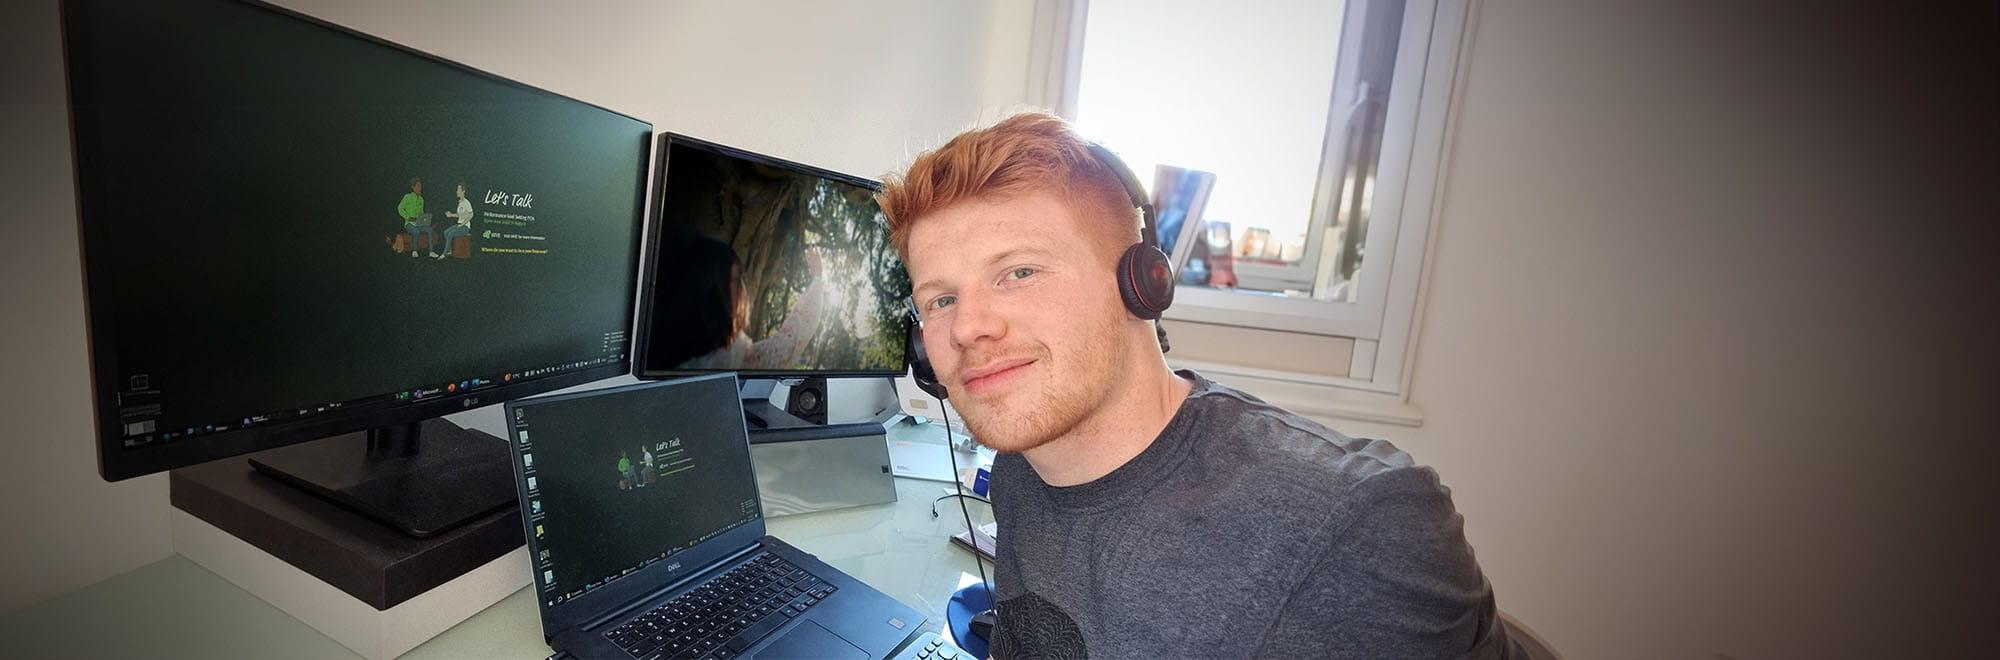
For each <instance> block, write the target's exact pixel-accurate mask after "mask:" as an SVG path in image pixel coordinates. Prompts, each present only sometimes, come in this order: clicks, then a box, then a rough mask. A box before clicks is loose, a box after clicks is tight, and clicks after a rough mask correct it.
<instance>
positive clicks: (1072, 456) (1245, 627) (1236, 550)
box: [880, 113, 1515, 658]
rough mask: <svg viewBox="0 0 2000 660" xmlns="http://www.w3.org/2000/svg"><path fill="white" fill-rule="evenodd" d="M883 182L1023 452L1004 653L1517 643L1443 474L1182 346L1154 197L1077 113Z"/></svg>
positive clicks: (1499, 650) (923, 304) (952, 350)
mask: <svg viewBox="0 0 2000 660" xmlns="http://www.w3.org/2000/svg"><path fill="white" fill-rule="evenodd" d="M1121 167H1122V166H1121ZM880 200H881V202H882V206H883V209H884V211H885V213H886V214H887V215H888V217H889V225H890V230H891V237H892V241H893V243H894V244H895V246H896V249H897V250H899V251H900V252H901V253H902V255H903V258H904V261H905V263H906V264H907V265H908V267H909V270H910V277H911V281H912V282H913V283H914V290H913V298H914V302H915V304H916V306H917V309H918V314H919V318H920V319H921V323H922V330H921V332H922V334H923V340H924V345H925V348H926V354H927V356H928V358H929V361H930V363H931V365H932V366H933V368H934V370H935V373H936V375H937V380H938V383H939V384H940V385H943V386H944V387H945V388H946V390H947V391H948V394H949V396H950V400H951V402H952V404H953V406H954V407H955V408H957V409H958V411H959V412H960V413H961V414H963V415H964V417H965V423H966V426H967V427H969V428H970V429H971V431H972V433H973V436H974V437H975V438H977V439H978V440H979V442H981V443H983V444H985V445H986V446H988V447H992V448H993V449H995V450H998V451H999V452H1001V453H1000V456H999V459H998V461H997V462H996V464H995V465H994V472H993V486H992V493H993V505H994V515H995V518H996V519H997V520H998V521H999V523H1000V528H1001V534H1000V545H999V549H998V562H997V563H998V566H997V572H996V574H995V576H994V588H995V590H996V591H997V597H998V598H999V601H1000V602H999V607H998V611H999V621H998V625H997V627H996V628H995V630H994V633H993V639H992V640H991V641H992V649H993V655H994V656H995V657H1013V656H1022V657H1079V658H1080V657H1085V656H1098V657H1114V658H1124V657H1154V658H1157V657H1217V658H1220V657H1229V658H1243V657H1253V656H1254V657H1261V656H1306V657H1328V656H1340V657H1366V658H1390V657H1399V658H1400V657H1422V658H1460V657H1463V658H1501V657H1509V656H1511V655H1512V654H1513V653H1514V652H1515V651H1514V645H1513V644H1511V643H1510V642H1509V640H1508V639H1507V633H1506V628H1505V627H1504V625H1502V623H1501V622H1500V621H1499V620H1498V618H1497V614H1496V611H1495V608H1494V601H1493V592H1492V589H1491V588H1490V586H1489V585H1488V583H1487V581H1486V579H1485V576H1484V575H1483V574H1482V573H1481V571H1480V569H1479V565H1478V562H1476V561H1474V559H1473V556H1472V548H1471V547H1470V545H1468V544H1467V542H1466V540H1465V536H1464V533H1463V525H1462V519H1461V518H1460V517H1459V515H1458V513H1457V512H1456V510H1455V509H1454V507H1453V504H1452V501H1451V496H1450V493H1449V491H1448V490H1447V489H1445V487H1444V486H1442V485H1441V484H1440V483H1439V482H1438V478H1437V474H1436V473H1435V472H1434V471H1432V470H1431V469H1430V468H1428V467H1421V466H1418V465H1416V464H1415V463H1414V462H1412V460H1411V459H1410V456H1409V455H1408V454H1405V453H1403V452H1402V451H1400V450H1397V449H1396V448H1395V447H1393V446H1391V445H1390V444H1389V443H1387V442H1383V441H1379V440H1362V439H1353V438H1349V437H1347V436H1344V435H1341V434H1340V433H1337V432H1335V431H1332V430H1330V429H1328V428H1326V427H1324V426H1322V425H1320V424H1317V423H1314V422H1312V421H1310V420H1307V419H1305V418H1302V417H1300V416H1298V415H1294V414H1292V413H1289V412H1286V411H1284V410H1280V409H1278V408H1275V407H1273V406H1270V405H1269V404H1266V403H1264V402H1262V401H1260V400H1258V399H1256V398H1254V397H1251V396H1249V395H1246V394H1244V393H1242V392H1238V391H1236V390H1233V389H1230V388H1227V387H1224V386H1221V385H1218V384H1216V383H1215V382H1213V381H1210V380H1208V379H1206V378H1203V377H1201V376H1200V375H1198V374H1195V373H1194V372H1191V371H1178V372H1176V371H1173V370H1171V369H1170V368H1169V367H1168V366H1167V363H1166V359H1165V357H1164V356H1163V355H1162V353H1161V347H1160V344H1159V340H1158V339H1157V338H1156V336H1155V328H1154V325H1153V324H1152V322H1151V321H1148V320H1146V319H1144V318H1142V317H1140V316H1138V315H1136V314H1135V313H1134V312H1132V311H1130V310H1128V308H1127V304H1126V303H1125V302H1124V299H1123V298H1122V297H1121V292H1120V290H1119V286H1120V285H1119V282H1118V280H1119V278H1118V276H1117V274H1116V272H1115V271H1117V264H1118V263H1119V260H1120V255H1121V254H1122V253H1124V252H1125V250H1126V249H1127V248H1128V247H1129V246H1131V245H1132V244H1134V243H1135V242H1139V241H1140V217H1139V213H1138V211H1137V209H1135V208H1134V206H1133V204H1132V202H1131V196H1130V195H1129V194H1128V193H1127V192H1126V186H1125V185H1124V184H1122V183H1121V182H1120V178H1119V175H1118V174H1117V173H1116V171H1115V170H1113V169H1111V166H1110V165H1109V163H1108V162H1107V161H1106V160H1105V159H1104V158H1102V157H1099V156H1097V155H1095V154H1093V153H1092V151H1091V148H1090V144H1089V143H1088V142H1086V141H1084V140H1083V139H1082V138H1080V137H1079V136H1077V135H1076V133H1075V132H1074V131H1073V130H1072V129H1071V128H1070V127H1069V125H1068V124H1067V123H1065V122H1064V121H1063V120H1062V119H1060V118H1057V117H1054V116H1052V115H1047V114H1042V113H1026V114H1021V115H1016V116H1014V117H1012V118H1009V119H1007V120H1004V121H1002V122H1000V123H999V124H997V125H995V126H992V127H990V128H985V129H981V130H975V131H971V132H967V133H965V134H962V135H960V136H958V137H956V138H954V139H952V140H951V141H949V142H947V143H945V145H944V146H942V147H939V148H938V149H937V150H936V151H933V152H930V153H927V154H923V155H922V156H919V157H918V158H917V159H916V161H915V162H914V163H913V164H912V165H911V166H910V168H909V170H908V172H907V173H904V174H901V175H896V176H891V177H889V181H888V183H887V186H886V188H885V190H884V191H883V193H882V194H881V195H880Z"/></svg>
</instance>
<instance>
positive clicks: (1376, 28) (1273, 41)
mask: <svg viewBox="0 0 2000 660" xmlns="http://www.w3.org/2000/svg"><path fill="white" fill-rule="evenodd" d="M1468 13H1469V2H1467V0H1347V1H1346V2H1337V1H1336V2H1327V1H1325V0H1287V1H1282V2H1281V1H1277V0H1273V1H1272V2H1257V3H1215V2H1205V1H1199V0H1174V1H1163V0H1087V1H1086V0H1044V2H1043V7H1042V8H1041V9H1039V10H1038V17H1037V19H1038V20H1037V30H1038V32H1039V33H1040V36H1038V39H1037V40H1036V43H1040V44H1045V45H1046V47H1047V48H1048V49H1049V52H1053V53H1054V55H1052V56H1050V57H1049V58H1048V59H1047V60H1046V61H1037V62H1035V63H1032V64H1031V65H1030V66H1031V75H1034V73H1033V72H1032V69H1033V68H1034V67H1036V66H1042V67H1045V68H1044V70H1043V71H1044V72H1043V73H1042V75H1045V76H1047V77H1048V79H1049V80H1048V81H1046V82H1045V84H1044V85H1042V86H1041V89H1042V90H1044V96H1045V98H1042V99H1030V100H1031V101H1036V100H1039V101H1041V102H1042V103H1044V104H1045V105H1049V106H1051V107H1054V108H1056V109H1057V112H1059V113H1061V114H1063V115H1064V116H1066V117H1068V118H1069V119H1070V120H1071V121H1073V122H1074V123H1076V124H1077V126H1078V127H1079V129H1080V130H1082V131H1083V132H1084V134H1086V135H1090V136H1091V137H1092V138H1094V139H1098V140H1101V141H1103V142H1104V143H1106V144H1107V145H1108V146H1110V147H1111V148H1112V149H1114V150H1117V151H1118V152H1119V153H1120V155H1121V156H1122V157H1123V158H1124V159H1125V160H1126V162H1127V163H1128V164H1130V165H1132V167H1133V169H1134V170H1135V171H1136V172H1137V173H1138V174H1139V175H1140V179H1141V180H1148V179H1151V178H1153V177H1151V176H1149V175H1151V174H1153V171H1154V168H1155V167H1157V166H1171V167H1176V168H1185V169H1188V170H1197V171H1201V172H1208V173H1212V174H1213V175H1214V178H1213V184H1212V186H1211V187H1210V188H1209V191H1208V196H1207V204H1206V207H1205V209H1204V210H1205V212H1204V213H1203V214H1202V216H1201V219H1202V220H1203V221H1204V222H1205V223H1206V224H1205V225H1203V226H1202V227H1201V229H1202V230H1205V231H1200V230H1198V231H1191V232H1189V233H1188V234H1186V235H1188V236H1190V237H1192V238H1191V243H1192V244H1194V245H1196V246H1197V247H1196V249H1195V250H1193V251H1191V252H1192V254H1189V255H1187V257H1186V263H1185V264H1183V265H1182V267H1181V271H1180V272H1181V274H1182V278H1183V280H1182V284H1181V286H1180V290H1179V291H1178V293H1177V296H1176V302H1175V304H1174V307H1173V309H1170V310H1168V312H1167V317H1168V318H1169V319H1171V320H1175V321H1180V322H1184V323H1187V322H1192V323H1201V324H1208V325H1212V326H1235V327H1238V328H1246V329H1249V328H1254V329H1256V330H1255V331H1251V330H1244V331H1243V336H1244V338H1245V340H1244V341H1242V342H1240V344H1241V345H1242V346H1246V347H1247V346H1255V345H1258V344H1257V342H1255V341H1251V340H1249V339H1248V338H1249V337H1251V336H1253V335H1254V333H1255V332H1262V331H1281V332H1285V333H1294V334H1300V335H1309V336H1320V337H1324V338H1329V339H1330V340H1332V338H1339V339H1338V341H1344V342H1349V343H1348V344H1343V345H1344V346H1346V347H1347V349H1348V351H1349V356H1348V369H1347V370H1346V373H1345V375H1342V376H1327V375H1312V374H1287V373H1285V372H1283V371H1282V370H1266V369H1243V370H1239V371H1243V372H1246V373H1247V372H1257V373H1258V374H1260V375H1262V376H1265V377H1271V378H1277V379H1280V380H1290V381H1293V382H1295V383H1311V384H1320V385H1331V386H1338V387H1345V388H1352V389H1360V390H1371V391H1374V392H1380V393H1386V394H1390V395H1400V394H1402V393H1403V392H1404V391H1405V389H1406V388H1405V387H1404V385H1405V382H1406V379H1405V377H1404V376H1405V375H1404V371H1405V369H1406V364H1407V362H1408V358H1409V356H1410V354H1411V353H1412V351H1410V350H1409V349H1410V341H1411V339H1412V335H1413V334H1414V332H1413V328H1414V324H1415V316H1416V309H1417V304H1416V303H1417V297H1418V294H1419V292H1420V291H1421V287H1420V286H1419V284H1420V282H1419V278H1420V277H1421V276H1422V274H1423V270H1424V269H1423V261H1424V258H1425V255H1426V251H1427V243H1428V239H1429V231H1430V223H1431V218H1432V216H1433V208H1434V206H1435V197H1436V195H1435V193H1436V191H1437V188H1438V182H1439V175H1440V174H1441V170H1442V165H1443V156H1444V154H1443V146H1444V144H1445V142H1444V134H1445V131H1446V127H1447V123H1446V122H1445V118H1446V115H1447V112H1448V110H1449V109H1450V102H1451V97H1452V92H1453V82H1454V77H1455V72H1456V70H1457V65H1458V60H1459V57H1460V48H1459V46H1460V42H1461V41H1462V38H1463V37H1462V35H1463V34H1464V33H1465V31H1466V25H1467V22H1468V18H1469V17H1468ZM1034 88H1035V86H1034V85H1032V84H1031V85H1030V89H1034ZM1176 171H1177V170H1176ZM1161 180H1162V181H1165V180H1168V179H1167V177H1165V175H1161ZM1162 239H1163V241H1165V240H1172V239H1171V238H1169V237H1167V236H1163V237H1162ZM1204 243H1205V245H1203V244H1204ZM1203 249H1207V250H1209V251H1210V252H1212V253H1211V254H1206V255H1204V254H1202V253H1201V251H1202V250H1203ZM1176 252H1177V254H1176V256H1177V257H1180V256H1181V255H1180V254H1178V252H1179V251H1176ZM1218 257H1222V258H1218ZM1210 334H1216V333H1210ZM1227 335H1228V333H1227V332H1226V331H1225V332H1223V333H1221V335H1220V336H1227ZM1245 350H1248V349H1245ZM1246 362H1256V361H1255V360H1248V361H1246Z"/></svg>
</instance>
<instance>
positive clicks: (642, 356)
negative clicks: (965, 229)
mask: <svg viewBox="0 0 2000 660" xmlns="http://www.w3.org/2000/svg"><path fill="white" fill-rule="evenodd" d="M675 144H681V145H686V146H689V147H693V148H695V149H699V150H702V151H707V152H710V153H715V154H720V155H724V156H729V157H732V158H741V159H744V160H749V161H753V162H757V163H761V164H764V165H769V166H772V167H777V168H780V169H785V170H791V171H795V172H801V173H804V174H808V175H811V176H817V177H820V178H824V179H832V180H834V181H837V182H840V183H846V184H851V185H856V186H860V187H863V188H867V189H869V190H873V191H875V192H878V193H879V192H881V191H882V183H881V182H879V181H875V180H873V179H867V178H863V177H858V176H854V175H852V174H844V173H841V172H835V171H833V170H829V169H825V168H821V167H814V166H812V165H807V164H805V163H800V162H796V161H790V160H785V159H783V158H778V157H776V156H770V155H766V154H760V153H757V152H754V151H749V150H746V149H739V148H736V147H731V146H728V145H723V144H718V143H715V142H711V141H708V140H703V139H701V138H697V137H692V136H688V135H684V134H680V133H673V132H668V131H661V132H660V134H659V137H658V138H657V139H656V144H655V145H654V148H653V199H652V200H651V201H652V204H651V212H650V214H649V216H648V218H647V221H646V254H645V257H644V259H643V262H644V263H643V264H642V266H643V268H644V271H645V272H644V273H643V274H642V275H641V278H642V279H641V284H640V286H639V294H638V295H639V320H638V326H637V327H638V330H637V331H636V333H635V334H634V335H633V336H634V337H635V341H634V342H633V348H632V375H633V376H634V377H636V378H640V379H643V380H656V379H661V378H681V377H687V376H701V375H707V374H714V373H725V372H733V373H736V374H738V375H739V376H741V377H743V378H746V379H748V378H779V379H789V378H814V377H824V378H880V377H895V376H901V375H903V374H906V373H909V370H910V359H909V351H908V347H907V346H906V347H905V350H903V351H902V355H903V357H902V358H901V359H902V363H901V366H899V367H897V368H895V369H874V370H811V369H676V368H660V369H654V368H648V367H647V366H646V365H647V363H648V362H649V361H650V359H651V356H650V355H649V353H650V352H651V346H650V344H651V341H650V340H651V337H650V336H649V334H648V333H649V331H650V330H651V329H652V327H653V323H652V321H653V313H654V312H655V311H656V310H654V309H653V295H652V293H653V291H654V290H655V287H657V286H658V285H659V283H658V281H657V280H656V277H657V276H658V274H659V256H660V241H661V237H662V235H664V234H665V233H666V232H665V230H666V210H665V205H664V204H663V203H662V201H663V198H662V196H663V195H665V194H666V183H667V176H668V173H667V161H668V159H669V157H670V156H671V155H672V153H673V148H672V147H673V146H674V145H675ZM896 256H897V259H898V260H901V258H902V255H896ZM905 268H906V269H907V268H908V266H905ZM908 323H909V322H908V320H905V321H904V327H903V330H902V335H903V336H905V337H908V336H909V325H908ZM905 341H908V340H907V339H906V340H905Z"/></svg>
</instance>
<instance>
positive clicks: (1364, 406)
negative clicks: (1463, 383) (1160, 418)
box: [1167, 356, 1424, 428]
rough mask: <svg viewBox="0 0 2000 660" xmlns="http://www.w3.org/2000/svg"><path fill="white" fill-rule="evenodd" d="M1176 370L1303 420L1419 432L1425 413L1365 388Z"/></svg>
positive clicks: (1270, 373)
mask: <svg viewBox="0 0 2000 660" xmlns="http://www.w3.org/2000/svg"><path fill="white" fill-rule="evenodd" d="M1167 362H1168V363H1169V364H1171V365H1172V366H1173V367H1174V368H1176V369H1193V370H1195V371H1196V372H1198V373H1200V374H1201V375H1203V376H1206V377H1208V378H1210V379H1212V380H1214V381H1215V382H1218V383H1222V384H1224V385H1228V386H1230V387H1233V388H1236V389H1239V390H1242V391H1244V392H1246V393H1249V394H1250V395H1252V396H1255V397H1257V398H1259V399H1263V400H1264V401H1265V402H1266V403H1270V404H1271V405H1274V406H1277V407H1279V408H1283V409H1285V410H1289V411H1291V412H1294V413H1298V414H1300V415H1304V416H1306V417H1314V418H1321V419H1345V420H1354V421H1360V422H1372V423H1377V424H1394V425H1397V426H1408V427H1412V428H1415V427H1420V426H1423V425H1424V411H1423V409H1422V408H1419V407H1417V405H1416V404H1412V403H1410V402H1409V401H1406V400H1404V399H1403V397H1401V396H1397V395H1394V394H1389V393H1386V392H1377V391H1371V390H1368V389H1365V386H1367V385H1369V383H1367V382H1365V381H1358V380H1353V379H1347V378H1334V377H1329V376H1319V375H1314V374H1302V373H1293V372H1286V371H1275V370H1270V369H1258V368H1255V367H1242V366H1236V365H1230V364H1222V363H1216V362H1202V361H1197V360H1177V359H1174V358H1173V357H1172V356H1168V358H1167Z"/></svg>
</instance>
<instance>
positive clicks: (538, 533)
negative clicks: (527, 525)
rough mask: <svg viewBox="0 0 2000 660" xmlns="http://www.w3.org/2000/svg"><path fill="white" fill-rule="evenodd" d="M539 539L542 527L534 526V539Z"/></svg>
mask: <svg viewBox="0 0 2000 660" xmlns="http://www.w3.org/2000/svg"><path fill="white" fill-rule="evenodd" d="M541 537H542V526H541V525H536V526H535V538H541Z"/></svg>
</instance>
